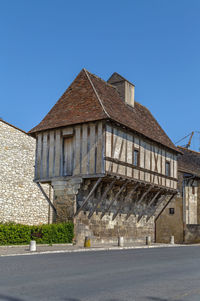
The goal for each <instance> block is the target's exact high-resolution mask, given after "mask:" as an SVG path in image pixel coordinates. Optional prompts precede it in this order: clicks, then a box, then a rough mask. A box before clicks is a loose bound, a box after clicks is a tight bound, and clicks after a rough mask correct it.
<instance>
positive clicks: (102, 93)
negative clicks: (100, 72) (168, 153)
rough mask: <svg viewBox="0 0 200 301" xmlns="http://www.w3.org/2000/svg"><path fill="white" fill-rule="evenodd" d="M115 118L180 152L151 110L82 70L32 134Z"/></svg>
mask: <svg viewBox="0 0 200 301" xmlns="http://www.w3.org/2000/svg"><path fill="white" fill-rule="evenodd" d="M103 119H110V120H113V121H115V122H117V123H119V124H121V125H124V126H126V127H127V128H129V129H131V130H133V131H135V132H137V133H139V134H142V135H143V136H145V137H147V138H149V139H151V140H153V141H155V142H157V143H159V144H162V145H164V146H166V147H167V148H169V149H171V150H173V151H175V152H180V151H179V150H178V149H177V148H176V146H175V145H174V144H173V143H172V141H171V140H170V138H169V137H168V136H167V134H166V133H165V132H164V130H163V129H162V128H161V126H160V125H159V124H158V122H157V121H156V119H155V118H154V117H153V116H152V114H151V113H150V111H149V110H148V109H147V108H146V107H144V106H142V105H141V104H139V103H138V102H135V104H134V107H130V106H129V105H127V104H126V103H125V102H124V101H122V99H121V97H120V96H119V93H118V92H117V89H116V88H115V87H114V86H113V85H111V84H109V83H107V82H105V81H104V80H102V79H101V78H99V77H97V76H96V75H94V74H91V73H90V72H88V71H87V70H85V69H82V70H81V72H80V73H79V74H78V76H77V77H76V78H75V80H74V81H73V82H72V84H71V85H70V86H69V88H68V89H67V90H66V91H65V93H64V94H63V95H62V96H61V98H60V99H59V100H58V101H57V103H56V104H55V105H54V106H53V108H52V109H51V110H50V111H49V113H48V114H47V115H46V116H45V117H44V119H43V120H42V121H41V122H40V123H39V124H38V125H37V126H36V127H34V128H33V129H32V130H30V131H29V134H31V135H32V136H34V135H35V134H36V133H37V132H40V131H44V130H49V129H53V128H58V127H64V126H68V125H73V124H78V123H84V122H90V121H97V120H103Z"/></svg>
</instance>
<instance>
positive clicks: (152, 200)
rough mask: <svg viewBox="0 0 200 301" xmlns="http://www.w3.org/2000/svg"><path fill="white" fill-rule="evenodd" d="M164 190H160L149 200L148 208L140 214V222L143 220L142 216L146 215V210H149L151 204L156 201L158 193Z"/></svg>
mask: <svg viewBox="0 0 200 301" xmlns="http://www.w3.org/2000/svg"><path fill="white" fill-rule="evenodd" d="M161 192H162V190H159V191H158V192H157V193H156V194H155V195H154V197H153V198H152V199H151V201H150V202H149V204H148V205H147V207H146V209H145V210H144V211H143V212H142V213H141V214H140V215H139V217H138V220H137V222H138V223H139V221H140V220H141V218H142V216H143V215H145V212H146V211H147V209H148V208H150V207H151V205H152V204H153V203H154V201H155V199H156V198H157V197H158V195H159V194H160V193H161Z"/></svg>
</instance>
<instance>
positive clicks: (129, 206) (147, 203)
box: [74, 176, 177, 222]
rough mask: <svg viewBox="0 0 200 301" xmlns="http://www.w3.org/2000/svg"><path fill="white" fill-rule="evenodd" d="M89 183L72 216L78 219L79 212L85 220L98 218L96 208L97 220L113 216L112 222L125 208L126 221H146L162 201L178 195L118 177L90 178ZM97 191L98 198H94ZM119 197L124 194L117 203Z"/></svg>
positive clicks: (167, 189) (168, 190)
mask: <svg viewBox="0 0 200 301" xmlns="http://www.w3.org/2000/svg"><path fill="white" fill-rule="evenodd" d="M91 181H92V183H93V184H92V186H91V189H90V191H88V194H87V195H85V196H84V197H83V201H82V203H81V205H80V206H79V207H77V211H76V212H75V215H74V216H78V215H79V213H80V212H81V211H84V212H88V219H90V218H91V217H92V216H93V214H94V213H95V212H96V214H98V208H99V207H100V206H101V210H100V213H101V216H100V218H101V219H102V218H103V217H104V216H105V214H111V213H113V217H112V220H114V219H115V218H116V217H117V216H118V215H119V214H121V213H122V212H124V207H125V205H126V210H125V212H124V213H126V219H128V218H129V217H130V216H131V215H132V214H133V215H135V216H137V217H138V219H137V221H138V222H139V221H140V219H141V218H142V217H143V216H146V218H147V221H148V220H149V219H150V218H151V217H152V216H153V215H154V214H155V212H156V210H157V208H158V207H159V205H160V204H161V203H163V201H164V200H165V199H167V198H168V199H169V198H170V200H171V199H172V197H174V196H175V195H176V193H177V191H176V190H174V189H169V188H166V187H163V186H160V185H154V184H151V183H146V182H144V181H136V180H134V179H132V180H131V179H130V178H125V177H119V176H106V177H100V178H96V179H94V178H93V179H91ZM97 190H98V197H95V194H97ZM111 190H113V191H114V193H113V195H112V197H111V198H110V197H109V198H108V197H107V196H108V194H109V192H110V191H111ZM122 193H125V194H124V198H123V197H121V199H120V196H121V194H122ZM88 203H90V206H88ZM104 203H105V204H104ZM114 203H115V206H114V210H113V205H114ZM103 204H104V205H103Z"/></svg>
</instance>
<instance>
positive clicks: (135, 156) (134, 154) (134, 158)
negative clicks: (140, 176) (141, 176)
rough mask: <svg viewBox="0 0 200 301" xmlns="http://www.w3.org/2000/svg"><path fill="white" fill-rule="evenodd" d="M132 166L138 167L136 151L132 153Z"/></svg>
mask: <svg viewBox="0 0 200 301" xmlns="http://www.w3.org/2000/svg"><path fill="white" fill-rule="evenodd" d="M133 165H135V166H138V165H139V151H138V150H136V149H135V150H134V152H133Z"/></svg>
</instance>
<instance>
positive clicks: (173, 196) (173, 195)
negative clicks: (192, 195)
mask: <svg viewBox="0 0 200 301" xmlns="http://www.w3.org/2000/svg"><path fill="white" fill-rule="evenodd" d="M176 195H177V192H176V193H174V194H172V196H171V198H170V199H169V201H168V202H167V204H166V205H165V206H164V207H163V209H162V210H161V211H160V213H159V214H158V216H157V217H156V220H157V219H158V218H159V216H160V215H161V214H162V212H163V211H164V210H165V208H166V207H167V206H168V204H169V203H170V202H171V201H172V200H173V198H175V196H176Z"/></svg>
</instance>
